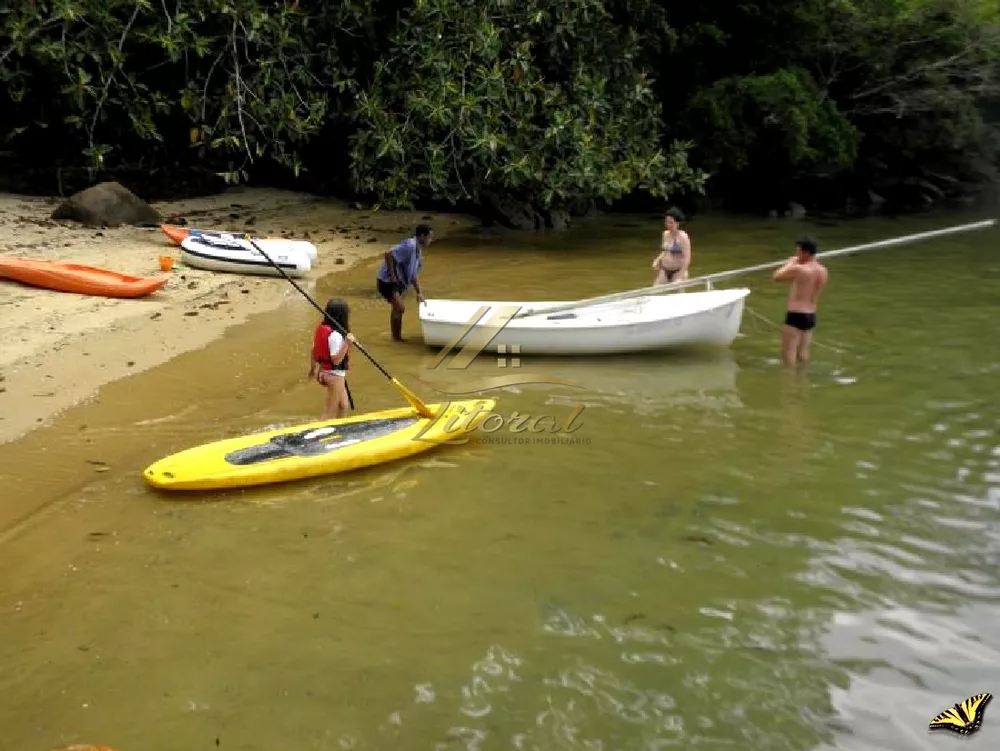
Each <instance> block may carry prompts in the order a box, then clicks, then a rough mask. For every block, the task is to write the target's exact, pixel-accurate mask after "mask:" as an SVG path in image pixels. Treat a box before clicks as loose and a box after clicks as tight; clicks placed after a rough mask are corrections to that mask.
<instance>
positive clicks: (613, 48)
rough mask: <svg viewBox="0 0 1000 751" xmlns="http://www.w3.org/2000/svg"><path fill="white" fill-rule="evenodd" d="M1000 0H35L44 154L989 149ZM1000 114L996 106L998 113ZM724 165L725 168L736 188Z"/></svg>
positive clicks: (988, 168)
mask: <svg viewBox="0 0 1000 751" xmlns="http://www.w3.org/2000/svg"><path fill="white" fill-rule="evenodd" d="M998 78H1000V3H997V2H996V0H749V1H748V2H741V3H732V2H731V0H699V2H698V3H688V4H680V3H670V4H669V5H668V4H667V3H666V0H576V2H573V3H560V2H555V1H554V0H522V2H514V1H513V0H479V1H478V2H474V1H473V0H409V1H408V2H396V3H388V2H384V0H383V1H380V0H340V1H339V2H336V3H327V2H316V1H315V0H127V1H126V0H102V1H101V2H98V0H21V2H18V3H8V4H6V5H5V6H3V7H0V138H3V139H4V143H5V144H6V148H8V149H14V150H15V151H17V152H20V153H22V154H27V153H30V154H31V155H32V157H33V158H34V159H37V160H38V161H44V160H46V159H62V160H63V161H64V162H66V163H74V162H83V163H85V164H87V165H89V166H91V167H92V168H94V169H101V168H102V167H105V166H107V165H109V164H121V163H124V162H130V163H132V164H135V163H136V162H139V163H140V164H148V165H153V164H158V165H169V164H181V163H183V164H198V165H201V166H204V167H206V168H208V169H211V170H213V171H216V172H219V173H221V174H224V175H225V176H226V177H227V178H228V179H230V180H240V179H246V178H247V177H248V175H249V174H250V173H252V172H253V170H254V169H255V168H257V167H259V166H260V165H261V164H264V163H269V162H273V163H278V164H281V165H284V167H286V168H288V170H289V171H291V172H293V173H296V174H297V173H298V172H299V170H300V169H308V168H309V167H313V168H314V170H315V171H321V172H324V173H325V172H329V171H337V170H338V169H339V171H340V172H341V173H342V174H344V175H346V176H349V177H350V178H351V179H352V184H353V187H354V188H355V189H356V190H358V191H360V192H363V193H366V194H369V195H374V196H376V197H377V198H378V200H380V201H381V202H382V203H384V204H385V205H401V204H409V203H412V202H414V201H418V200H420V199H427V198H432V199H439V200H445V201H466V200H471V201H476V200H479V199H480V198H481V197H482V196H483V195H485V194H486V193H497V194H507V195H509V196H512V197H515V198H518V199H519V200H522V201H528V202H531V203H533V204H534V205H536V206H539V207H558V206H561V205H566V204H569V203H572V202H574V201H575V200H576V199H580V198H593V197H599V198H604V199H607V200H614V199H616V198H618V197H620V196H622V195H625V194H628V193H631V192H633V191H635V190H637V189H638V190H645V191H648V192H650V193H652V194H654V195H659V196H669V195H673V194H676V193H677V192H679V191H688V190H691V191H699V190H701V189H702V187H703V186H704V184H705V177H706V173H711V175H712V176H713V179H712V181H711V182H710V183H709V186H710V189H711V190H729V191H730V192H733V191H740V192H742V193H744V194H754V195H761V194H765V193H768V192H771V193H775V192H781V191H787V190H791V188H790V187H789V186H793V185H795V184H796V183H797V181H802V180H803V179H805V178H810V177H816V176H826V177H827V178H831V177H838V179H839V177H844V176H847V177H849V178H851V179H855V180H860V181H862V182H863V183H865V184H871V185H874V186H876V187H878V186H884V185H891V184H893V183H895V184H904V183H905V184H918V185H919V186H921V187H920V188H919V190H920V191H922V193H923V194H925V195H926V194H931V195H934V196H936V195H940V194H944V193H946V192H947V191H948V190H950V186H953V185H956V184H959V183H961V182H963V181H968V180H974V179H982V178H984V177H988V176H991V175H993V174H994V173H995V170H996V167H997V165H998V161H1000V158H998V155H1000V138H998V137H997V124H996V119H997V113H1000V84H998ZM991 111H992V112H993V113H994V116H993V120H992V121H991V120H990V117H989V114H988V113H990V112H991ZM727 186H728V187H727Z"/></svg>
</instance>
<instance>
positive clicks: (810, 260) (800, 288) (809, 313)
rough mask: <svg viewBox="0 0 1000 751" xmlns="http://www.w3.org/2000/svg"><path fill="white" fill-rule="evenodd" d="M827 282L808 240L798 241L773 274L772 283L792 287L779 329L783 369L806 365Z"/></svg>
mask: <svg viewBox="0 0 1000 751" xmlns="http://www.w3.org/2000/svg"><path fill="white" fill-rule="evenodd" d="M829 278H830V272H829V271H827V269H826V267H825V266H824V265H823V264H821V263H820V262H819V261H817V260H816V243H815V242H813V241H812V240H809V239H803V240H799V241H798V242H797V243H796V245H795V255H794V256H792V257H791V258H789V259H788V260H787V261H786V262H785V264H784V265H783V266H782V267H781V268H780V269H778V270H777V271H776V272H774V279H775V281H778V282H791V283H792V287H791V289H790V290H789V291H788V311H787V313H786V314H785V325H784V326H783V327H782V329H781V359H782V362H783V363H784V364H785V365H794V364H795V363H796V362H798V363H806V362H808V361H809V345H810V343H811V342H812V333H813V329H814V328H816V308H817V306H818V304H819V296H820V293H821V292H822V291H823V288H824V287H825V286H826V283H827V280H828V279H829Z"/></svg>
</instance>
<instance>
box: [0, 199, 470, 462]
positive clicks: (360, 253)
mask: <svg viewBox="0 0 1000 751" xmlns="http://www.w3.org/2000/svg"><path fill="white" fill-rule="evenodd" d="M59 203H60V199H57V198H51V199H50V198H34V197H27V196H15V195H0V255H4V256H21V257H26V258H35V259H46V260H60V261H72V262H76V263H82V264H87V265H92V266H100V267H103V268H107V269H111V270H114V271H119V272H122V273H126V274H134V275H137V276H158V275H160V274H163V273H164V272H162V271H160V268H159V262H158V258H159V256H161V255H172V256H174V258H175V260H176V261H177V262H176V264H175V266H174V268H173V270H172V271H170V272H167V273H168V274H169V277H170V280H169V281H168V282H167V284H166V285H165V286H164V287H163V288H162V289H161V290H159V291H158V292H155V293H153V294H152V295H150V296H148V297H145V298H140V299H136V300H117V299H110V298H101V297H91V296H86V295H74V294H67V293H61V292H52V291H49V290H43V289H36V288H32V287H28V286H24V285H21V284H17V283H15V282H9V281H7V280H0V342H2V343H0V442H6V441H11V440H14V439H16V438H18V437H19V436H21V435H23V434H24V433H26V432H27V431H29V430H31V429H32V428H34V427H38V426H40V425H43V424H45V423H46V421H48V420H50V419H51V418H52V417H53V416H54V415H56V414H58V413H59V412H60V411H62V410H64V409H66V408H67V407H70V406H72V405H74V404H76V403H78V402H80V401H82V400H84V399H87V398H88V397H91V396H93V395H95V394H97V393H98V391H99V389H100V387H101V386H103V385H104V384H106V383H110V382H111V381H114V380H117V379H119V378H122V377H125V376H127V375H131V374H133V373H137V372H141V371H143V370H147V369H149V368H152V367H154V366H156V365H159V364H161V363H163V362H166V361H167V360H169V359H171V358H172V357H174V356H176V355H178V354H181V353H182V352H187V351H190V350H194V349H198V348H200V347H204V346H205V345H206V344H208V343H210V342H211V341H213V340H215V339H217V338H219V337H221V336H222V335H223V334H224V333H225V331H226V329H227V328H229V327H230V326H233V325H235V324H237V323H240V322H242V321H245V320H246V319H247V318H248V317H250V316H252V315H255V314H258V313H264V312H267V311H270V310H274V309H275V308H277V307H278V306H279V305H280V304H281V303H282V301H284V300H285V299H287V298H288V296H290V295H297V294H298V293H297V292H296V291H295V290H294V289H292V287H291V285H289V284H288V282H287V281H285V280H284V279H281V278H280V277H279V278H271V277H255V276H244V275H239V274H223V273H218V272H212V271H201V270H198V269H190V268H187V267H185V266H184V265H182V264H181V263H180V262H179V253H178V251H179V248H178V247H177V246H175V245H173V244H171V243H170V242H169V241H168V240H167V238H166V237H165V236H164V235H163V233H162V232H160V231H159V230H158V229H156V230H150V229H141V228H135V227H123V228H117V229H104V230H94V229H87V228H84V227H82V226H81V225H79V224H75V223H68V222H65V223H64V222H53V221H51V220H50V219H49V218H48V217H49V215H50V214H51V213H52V211H53V209H54V208H55V207H56V206H58V205H59ZM153 206H154V207H155V208H156V209H157V210H159V211H160V213H161V214H162V215H163V216H164V217H165V218H166V220H167V221H168V222H169V221H170V219H171V218H178V217H183V218H184V219H186V220H187V223H188V224H189V225H191V226H195V227H204V228H212V229H226V230H232V231H252V232H254V233H256V234H259V235H261V236H264V237H269V236H284V237H295V238H301V239H308V240H310V241H311V242H312V243H314V244H315V245H316V247H317V250H318V256H319V258H318V260H317V261H316V262H315V264H314V266H313V269H312V271H311V273H310V274H309V276H308V278H305V279H300V280H297V282H298V284H299V286H301V287H302V288H303V289H305V290H306V291H307V292H310V293H311V291H312V289H313V286H314V284H315V281H316V280H317V279H319V278H321V277H322V276H324V275H326V274H328V273H331V272H336V271H339V270H343V269H347V268H349V267H350V266H352V265H353V264H355V263H356V262H358V261H360V260H365V259H368V258H371V257H373V256H376V255H379V254H381V253H384V252H385V250H386V249H387V248H388V247H389V246H390V245H391V244H392V243H395V242H398V241H399V240H401V239H402V238H403V237H405V236H407V235H408V234H409V233H410V232H412V230H413V227H414V226H415V225H416V224H418V223H419V222H421V221H426V222H427V223H429V224H432V225H433V227H434V229H435V234H436V235H437V236H438V237H439V238H440V237H444V236H447V234H448V233H449V232H454V231H456V230H458V229H465V228H468V227H470V226H472V225H474V223H475V220H473V219H471V218H470V217H467V216H462V215H448V214H433V215H428V214H426V213H423V212H384V211H380V212H377V213H376V212H373V211H366V210H354V209H351V208H349V207H348V205H347V204H346V203H343V202H340V201H335V200H332V199H326V198H317V197H315V196H310V195H305V194H297V193H290V192H286V191H276V190H269V189H260V188H246V187H241V188H234V189H232V190H230V191H228V192H227V193H225V194H223V195H221V196H212V197H207V198H199V199H192V200H186V201H171V202H162V203H156V204H153ZM178 223H181V222H178ZM320 303H321V304H322V301H320Z"/></svg>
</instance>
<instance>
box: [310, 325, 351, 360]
mask: <svg viewBox="0 0 1000 751" xmlns="http://www.w3.org/2000/svg"><path fill="white" fill-rule="evenodd" d="M332 333H333V328H332V327H331V326H330V325H329V324H326V323H321V324H320V325H319V326H317V327H316V333H315V334H313V351H312V354H313V360H315V361H316V362H318V363H319V364H320V366H321V367H322V368H323V369H324V370H347V353H344V359H343V360H341V362H340V363H338V364H337V365H334V363H333V357H332V353H331V352H330V334H332Z"/></svg>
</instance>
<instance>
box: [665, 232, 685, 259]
mask: <svg viewBox="0 0 1000 751" xmlns="http://www.w3.org/2000/svg"><path fill="white" fill-rule="evenodd" d="M664 250H669V251H670V252H671V253H673V254H674V255H675V256H679V255H681V253H683V252H684V251H683V250H682V249H681V244H680V243H679V242H678V241H677V237H676V236H674V244H673V245H672V246H671V247H670V248H664Z"/></svg>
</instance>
